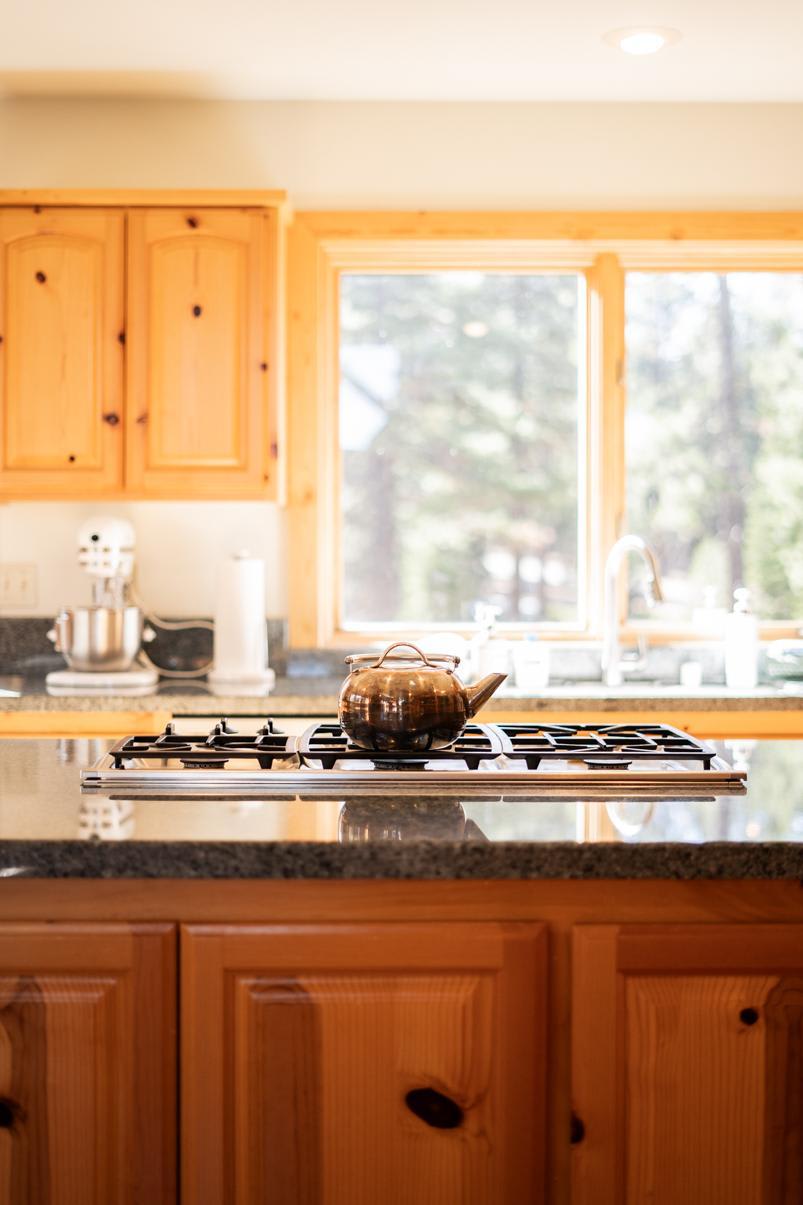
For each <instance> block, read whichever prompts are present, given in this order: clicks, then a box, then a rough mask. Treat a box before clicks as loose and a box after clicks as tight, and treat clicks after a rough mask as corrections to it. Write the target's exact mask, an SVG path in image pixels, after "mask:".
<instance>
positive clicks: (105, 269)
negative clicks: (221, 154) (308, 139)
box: [0, 198, 278, 499]
mask: <svg viewBox="0 0 803 1205" xmlns="http://www.w3.org/2000/svg"><path fill="white" fill-rule="evenodd" d="M0 257H1V258H0V336H2V342H0V412H1V413H2V423H0V441H1V442H0V497H18V498H47V497H53V498H55V497H61V498H68V497H69V498H80V497H108V498H112V497H139V498H157V497H158V498H186V499H192V498H221V499H225V498H265V497H275V496H276V488H277V480H276V479H277V471H276V470H277V459H278V447H277V377H278V369H277V363H276V361H277V359H278V355H277V350H278V349H277V293H278V279H277V260H278V210H277V207H276V206H273V207H270V206H256V205H255V206H250V205H235V204H234V203H232V204H231V205H229V206H224V205H215V206H214V207H211V206H207V205H203V204H201V205H196V206H182V205H180V204H178V201H177V199H176V198H167V199H166V203H165V204H164V206H158V207H157V206H156V205H155V206H154V207H150V206H146V205H138V204H133V205H129V206H121V207H120V208H119V209H115V208H103V209H100V208H94V207H92V206H88V207H87V206H82V207H80V208H71V207H66V206H65V207H63V208H51V209H40V207H38V206H36V207H30V208H24V209H23V208H8V207H6V208H2V207H0ZM126 280H127V295H126V290H125V289H124V281H126Z"/></svg>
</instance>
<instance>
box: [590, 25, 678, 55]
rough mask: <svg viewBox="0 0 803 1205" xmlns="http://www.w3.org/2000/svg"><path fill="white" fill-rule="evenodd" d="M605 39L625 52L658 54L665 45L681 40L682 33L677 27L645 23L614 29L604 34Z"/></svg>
mask: <svg viewBox="0 0 803 1205" xmlns="http://www.w3.org/2000/svg"><path fill="white" fill-rule="evenodd" d="M603 41H604V42H607V43H608V45H609V46H616V48H617V49H618V50H623V51H624V52H625V54H657V52H658V51H659V50H662V49H663V47H664V46H671V44H672V43H673V42H678V41H680V34H679V32H678V31H677V30H676V29H664V28H662V27H659V26H655V25H644V26H636V27H634V28H633V29H612V30H611V31H610V32H609V33H606V34H605V35H604V37H603Z"/></svg>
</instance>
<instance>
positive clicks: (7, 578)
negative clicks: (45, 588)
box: [0, 563, 36, 610]
mask: <svg viewBox="0 0 803 1205" xmlns="http://www.w3.org/2000/svg"><path fill="white" fill-rule="evenodd" d="M35 606H36V565H23V564H16V565H15V564H11V563H6V564H0V607H7V608H9V609H11V608H12V607H13V608H15V609H20V610H23V609H27V608H28V607H35Z"/></svg>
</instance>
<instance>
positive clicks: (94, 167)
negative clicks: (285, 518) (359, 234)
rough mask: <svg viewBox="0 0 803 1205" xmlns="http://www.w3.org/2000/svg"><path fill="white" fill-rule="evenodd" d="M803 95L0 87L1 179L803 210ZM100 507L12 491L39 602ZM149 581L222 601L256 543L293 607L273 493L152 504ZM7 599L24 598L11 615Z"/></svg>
mask: <svg viewBox="0 0 803 1205" xmlns="http://www.w3.org/2000/svg"><path fill="white" fill-rule="evenodd" d="M801 142H803V105H771V104H766V105H716V104H709V105H622V104H611V105H604V104H595V105H587V104H574V105H565V104H564V105H544V104H505V103H496V104H420V103H381V104H379V103H368V102H365V103H359V104H355V103H343V102H339V103H321V102H315V103H298V102H292V103H275V102H264V103H261V102H195V101H127V102H126V101H107V102H104V101H97V100H95V101H75V100H55V99H51V100H40V101H35V100H19V101H5V102H0V188H25V187H37V186H38V187H93V186H94V187H101V186H106V187H143V188H144V187H153V188H158V187H174V186H178V187H180V186H194V187H266V188H285V189H287V191H288V192H289V194H290V198H291V201H292V203H293V204H294V205H295V206H296V208H307V209H310V208H318V209H320V208H333V209H337V208H346V207H350V208H377V207H383V208H419V207H420V208H424V207H426V208H447V207H448V208H463V209H472V208H473V209H477V208H511V209H528V208H557V207H566V208H573V209H584V208H597V207H598V208H631V207H632V208H648V209H649V208H651V209H659V208H701V209H712V208H731V209H739V208H745V209H751V208H752V209H757V208H767V209H784V208H803V156H802V155H800V154H799V153H798V148H799V147H800V145H801ZM98 509H99V508H98V507H97V506H87V505H84V504H79V503H74V504H69V505H64V504H60V503H59V504H55V503H52V504H46V503H37V504H34V503H14V504H11V505H8V506H0V560H5V561H35V562H36V563H37V564H38V565H39V593H38V602H37V606H36V613H38V614H42V615H48V614H51V613H52V612H53V611H54V610H55V608H56V607H57V606H58V605H59V604H60V603H62V602H65V601H67V602H69V601H79V598H80V597H83V593H84V592H85V590H86V586H85V583H84V581H83V579H82V578H81V575H80V573H79V571H78V570H77V569H76V568H75V565H74V556H75V553H74V531H75V529H76V527H77V526H78V524H79V522H80V521H81V519H82V518H83V517H84V516H85V515H86V514H87V513H92V512H96V511H97V510H98ZM100 509H101V510H105V511H112V512H113V513H124V514H127V515H128V516H129V517H130V518H131V519H132V520H133V522H134V523H135V526H136V528H137V533H138V539H139V549H140V553H139V561H140V573H139V579H140V587H141V590H142V593H143V595H144V596H145V597H146V600H147V602H148V603H149V605H150V606H152V607H153V608H155V609H161V610H162V612H163V613H165V614H168V615H171V614H172V615H175V614H187V613H188V612H190V611H195V612H199V613H205V614H209V613H211V610H212V606H213V597H214V573H215V566H216V564H217V562H218V560H219V559H220V557H222V556H223V555H226V554H227V553H230V552H233V551H235V550H236V549H237V548H239V547H242V546H244V545H248V546H250V548H251V551H252V552H255V553H259V554H260V555H263V556H265V558H266V560H267V562H268V583H269V584H268V597H267V600H266V605H267V609H268V613H269V614H273V615H279V614H282V613H283V612H284V611H285V609H286V596H285V591H284V571H283V565H284V541H283V526H284V525H283V522H282V515H281V514H280V512H279V511H278V510H277V508H276V507H274V506H271V505H269V504H267V503H250V504H243V503H227V504H223V505H217V506H215V505H213V504H208V503H206V504H205V503H191V504H186V503H138V504H133V505H129V506H125V507H124V506H119V505H117V506H114V507H104V508H100ZM6 613H10V612H6Z"/></svg>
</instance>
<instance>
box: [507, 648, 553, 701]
mask: <svg viewBox="0 0 803 1205" xmlns="http://www.w3.org/2000/svg"><path fill="white" fill-rule="evenodd" d="M513 673H514V676H515V679H516V687H517V689H518V690H525V691H531V692H535V691H538V690H543V689H544V687H545V686H546V685H547V684H548V683H549V645H546V644H543V643H542V642H541V641H540V640H526V639H525V640H519V641H518V642H517V643H516V645H515V647H514V649H513Z"/></svg>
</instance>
